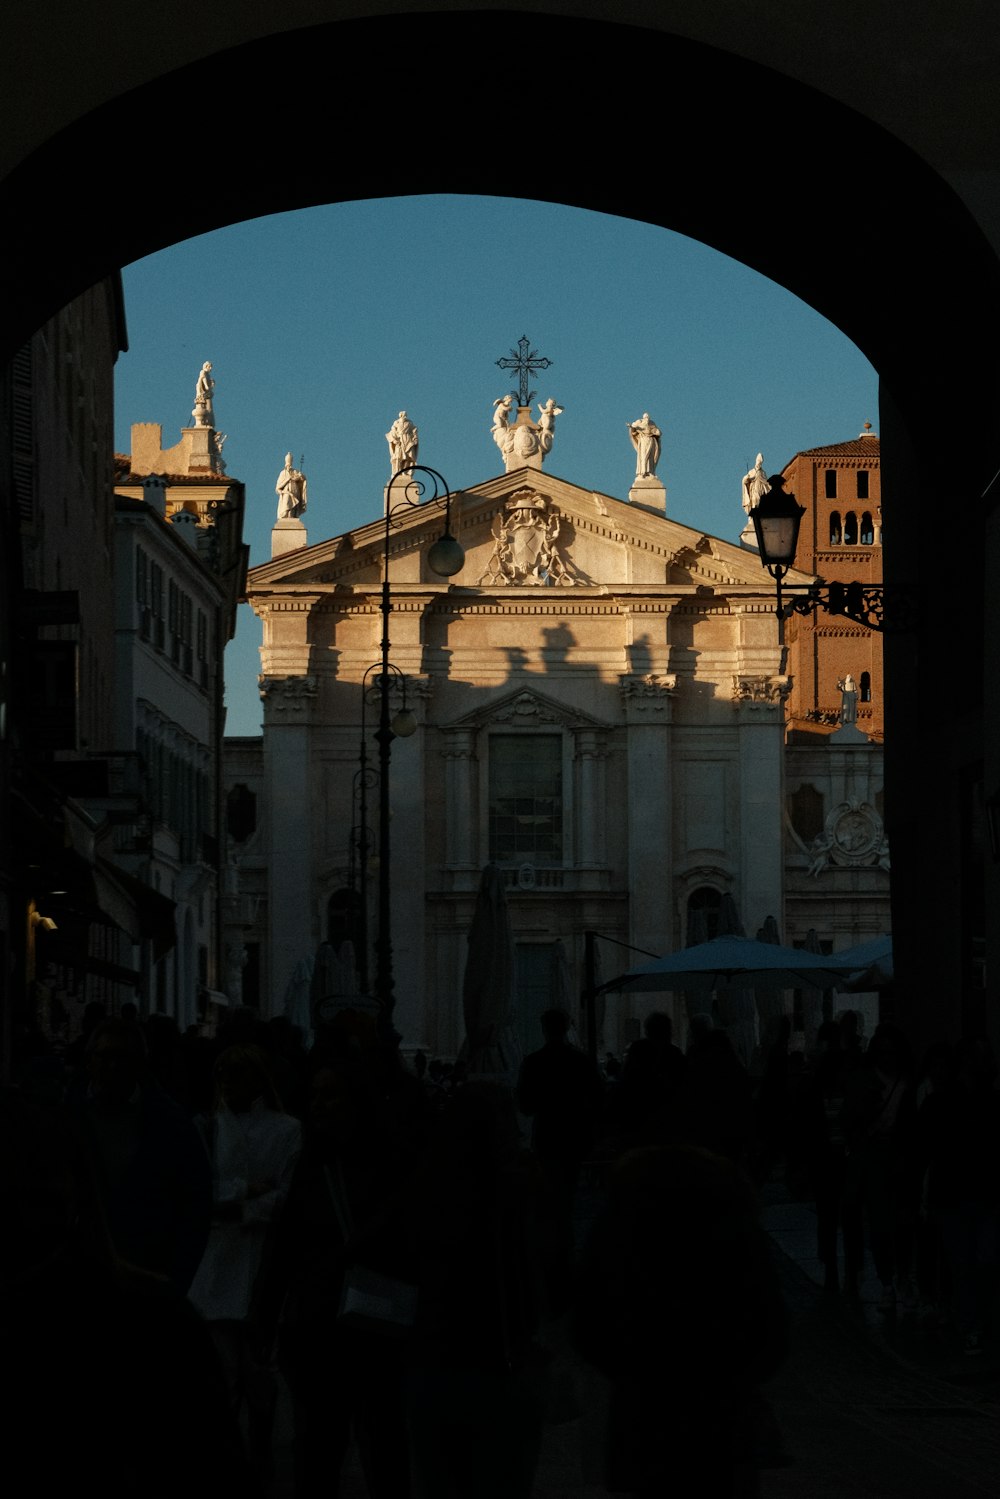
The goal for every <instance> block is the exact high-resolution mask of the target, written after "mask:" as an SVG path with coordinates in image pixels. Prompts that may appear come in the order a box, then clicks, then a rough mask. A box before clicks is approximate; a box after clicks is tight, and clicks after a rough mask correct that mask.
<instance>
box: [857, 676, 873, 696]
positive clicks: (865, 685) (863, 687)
mask: <svg viewBox="0 0 1000 1499" xmlns="http://www.w3.org/2000/svg"><path fill="white" fill-rule="evenodd" d="M858 697H859V698H860V700H861V702H863V703H870V702H871V700H872V675H871V672H870V671H863V672H862V673H861V676H860V678H859V679H858Z"/></svg>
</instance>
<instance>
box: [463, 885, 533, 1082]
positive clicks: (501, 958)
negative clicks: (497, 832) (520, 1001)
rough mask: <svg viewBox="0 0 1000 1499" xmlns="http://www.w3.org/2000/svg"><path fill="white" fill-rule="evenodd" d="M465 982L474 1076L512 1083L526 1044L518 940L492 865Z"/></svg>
mask: <svg viewBox="0 0 1000 1499" xmlns="http://www.w3.org/2000/svg"><path fill="white" fill-rule="evenodd" d="M468 941H469V953H468V957H467V958H466V962H465V974H464V978H463V981H462V1014H463V1018H464V1020H465V1040H464V1041H463V1043H462V1047H461V1051H460V1052H459V1057H460V1059H461V1060H462V1061H463V1062H464V1063H465V1064H466V1067H467V1069H468V1073H469V1076H470V1077H472V1076H475V1077H480V1078H490V1079H492V1080H493V1081H496V1082H502V1083H504V1084H507V1085H509V1086H511V1087H513V1086H514V1085H515V1083H516V1082H517V1073H518V1069H519V1067H520V1064H521V1047H520V1044H519V1042H518V1039H517V1030H516V1018H517V1017H516V1014H515V1009H514V941H513V937H512V935H511V929H510V913H509V911H508V909H507V891H506V887H505V885H504V879H503V873H502V871H501V870H500V868H499V866H498V865H496V864H487V865H486V866H485V868H484V869H483V872H482V875H481V876H480V880H479V890H478V892H477V894H476V905H475V909H474V911H473V913H472V925H471V927H470V928H469V938H468Z"/></svg>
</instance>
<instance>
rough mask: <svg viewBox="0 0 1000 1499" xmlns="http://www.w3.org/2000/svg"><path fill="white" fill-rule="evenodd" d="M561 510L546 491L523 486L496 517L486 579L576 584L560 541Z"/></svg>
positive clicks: (515, 582)
mask: <svg viewBox="0 0 1000 1499" xmlns="http://www.w3.org/2000/svg"><path fill="white" fill-rule="evenodd" d="M559 529H560V526H559V514H558V512H557V511H556V508H555V506H554V505H552V503H551V502H550V501H549V500H547V499H546V498H545V497H544V495H540V494H538V492H537V491H536V490H534V489H519V490H517V491H516V492H515V493H514V494H512V495H511V496H510V498H509V499H508V500H507V502H506V504H505V505H504V507H503V509H502V510H501V511H500V513H499V514H498V515H497V516H496V517H495V518H494V521H493V535H494V537H495V541H494V545H493V553H492V556H491V557H490V560H489V563H488V565H487V569H486V573H485V574H484V579H486V580H489V581H490V582H493V583H512V584H518V583H521V584H529V585H530V584H539V585H542V586H549V587H551V586H552V585H553V584H556V583H562V584H573V583H575V582H576V581H577V580H576V577H575V575H574V572H573V568H572V564H571V563H570V562H569V560H568V559H567V558H566V557H565V556H563V555H562V550H561V548H560V545H559Z"/></svg>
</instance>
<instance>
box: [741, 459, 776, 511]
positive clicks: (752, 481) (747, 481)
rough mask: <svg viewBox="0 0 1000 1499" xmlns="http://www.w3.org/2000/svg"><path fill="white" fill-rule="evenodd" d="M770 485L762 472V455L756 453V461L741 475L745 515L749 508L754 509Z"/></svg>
mask: <svg viewBox="0 0 1000 1499" xmlns="http://www.w3.org/2000/svg"><path fill="white" fill-rule="evenodd" d="M770 488H771V485H770V483H769V481H768V478H767V475H766V474H765V472H764V455H763V453H758V454H757V461H756V462H755V464H754V466H753V468H752V469H751V470H750V472H749V473H748V474H744V476H743V509H744V510H745V511H746V513H747V515H749V514H750V512H751V510H756V508H757V506H758V505H759V504H760V502H761V500H762V499H763V498H764V496H765V495H766V494H767V493H768V492H769V491H770Z"/></svg>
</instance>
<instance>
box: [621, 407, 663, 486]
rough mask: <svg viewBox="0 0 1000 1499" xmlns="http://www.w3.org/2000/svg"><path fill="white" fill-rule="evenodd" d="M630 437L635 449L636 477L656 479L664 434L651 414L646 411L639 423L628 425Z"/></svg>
mask: <svg viewBox="0 0 1000 1499" xmlns="http://www.w3.org/2000/svg"><path fill="white" fill-rule="evenodd" d="M628 435H629V440H630V441H631V443H632V446H633V447H634V448H635V476H636V478H637V479H653V478H655V477H656V465H657V464H658V463H659V461H660V438H661V437H662V435H663V434H662V433H661V431H660V429H659V427H658V426H657V425H656V423H655V422H654V421H651V420H650V416H649V412H648V411H644V412H643V413H642V416H641V417H640V418H639V420H638V421H637V422H629V423H628Z"/></svg>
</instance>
